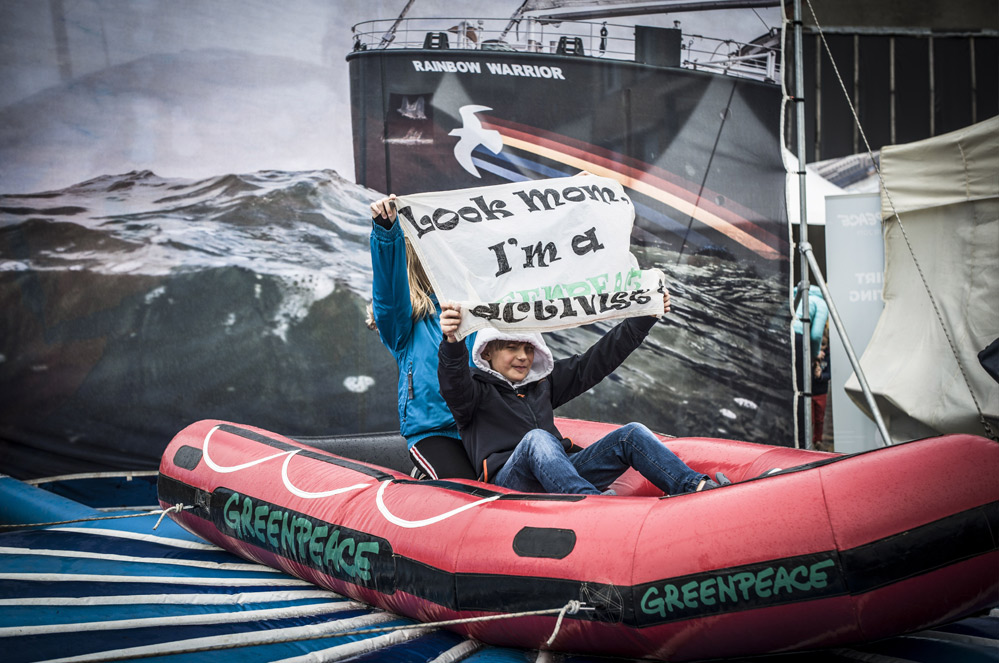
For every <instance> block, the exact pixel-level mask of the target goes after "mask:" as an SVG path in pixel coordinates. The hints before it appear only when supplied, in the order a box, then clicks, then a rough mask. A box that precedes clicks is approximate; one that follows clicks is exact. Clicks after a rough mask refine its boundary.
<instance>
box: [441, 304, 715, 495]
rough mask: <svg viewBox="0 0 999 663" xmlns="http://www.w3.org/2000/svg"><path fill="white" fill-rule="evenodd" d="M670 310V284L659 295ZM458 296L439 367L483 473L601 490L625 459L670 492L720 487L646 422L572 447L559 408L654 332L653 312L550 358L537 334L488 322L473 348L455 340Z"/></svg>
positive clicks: (448, 309)
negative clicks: (579, 350) (558, 419)
mask: <svg viewBox="0 0 999 663" xmlns="http://www.w3.org/2000/svg"><path fill="white" fill-rule="evenodd" d="M663 303H664V305H665V310H666V311H667V312H668V311H669V293H666V294H665V295H664V297H663ZM460 321H461V310H460V308H459V307H458V306H457V305H453V304H449V305H444V306H443V307H442V313H441V331H442V332H443V334H444V339H443V341H442V342H441V346H440V352H439V364H438V377H439V381H440V386H441V394H442V395H443V396H444V400H445V401H446V402H447V404H448V407H450V408H451V412H452V413H453V414H454V418H455V422H457V424H458V430H459V431H460V432H461V439H462V442H463V443H464V445H465V450H466V451H467V452H468V455H469V457H470V458H471V459H472V463H473V465H474V466H475V467H477V468H478V469H479V472H480V475H479V479H480V480H482V481H487V482H492V483H495V484H497V485H500V486H504V487H506V488H510V489H513V490H517V491H521V492H548V493H574V494H590V495H592V494H600V493H601V492H603V491H606V490H607V488H608V486H610V485H611V483H613V482H614V480H615V479H617V478H618V477H619V476H621V474H623V473H624V471H625V470H627V469H628V468H629V467H634V468H635V469H636V470H638V472H639V473H640V474H641V475H642V476H644V477H645V478H646V479H648V480H649V481H651V482H652V484H653V485H655V486H656V487H657V488H659V489H660V490H662V491H663V492H664V493H666V494H668V495H677V494H681V493H687V492H692V491H696V490H704V489H706V488H715V487H717V486H718V484H717V483H715V482H714V481H712V480H710V479H709V478H708V477H707V476H705V475H703V474H699V473H697V472H695V471H694V470H692V469H690V468H689V467H687V465H686V464H684V462H683V461H681V460H680V459H679V458H678V457H677V456H676V454H674V453H673V452H672V451H670V450H669V449H667V448H666V446H665V445H663V443H662V442H661V441H660V440H659V438H657V437H656V436H655V435H653V434H652V432H651V431H649V429H648V428H646V427H645V426H643V425H642V424H638V423H631V424H628V425H627V426H622V427H621V428H618V429H617V430H615V431H612V432H611V433H609V434H608V435H606V436H604V437H603V438H601V439H600V440H598V441H597V442H595V443H594V444H592V445H590V446H589V447H587V448H586V449H584V450H583V451H580V452H578V453H574V454H572V455H569V454H568V453H567V451H566V448H565V447H566V446H567V445H568V442H567V441H564V440H563V438H562V436H561V434H559V431H558V429H557V428H556V427H555V415H554V410H555V408H556V407H558V406H559V405H562V404H563V403H567V402H568V401H570V400H572V399H573V398H575V397H576V396H578V395H579V394H581V393H583V392H585V391H586V390H588V389H590V388H591V387H593V386H594V385H596V384H597V383H598V382H600V380H602V379H603V378H604V377H605V376H607V375H609V374H610V373H612V372H613V371H614V369H616V368H617V367H618V366H619V365H620V364H621V362H623V361H624V360H625V359H626V358H627V357H628V355H629V354H631V352H632V351H633V350H634V349H635V348H637V347H638V346H639V345H640V344H641V343H642V341H643V340H644V339H645V337H646V335H648V333H649V331H650V330H651V329H652V326H653V325H654V324H655V322H656V318H655V317H652V316H646V317H641V318H628V319H626V320H625V321H624V322H622V323H620V324H618V325H617V326H616V327H615V328H614V329H612V330H611V331H610V332H608V333H607V334H606V335H604V337H603V338H601V339H600V340H599V341H597V342H596V343H595V344H594V345H593V346H592V347H591V348H590V349H589V350H587V351H586V352H585V353H583V354H582V355H575V356H573V357H570V358H568V359H561V360H559V361H554V359H553V358H552V355H551V352H550V351H549V350H548V347H547V346H546V345H545V342H544V340H542V338H541V336H540V334H523V333H521V334H516V333H508V332H499V331H497V330H495V329H492V328H487V329H484V330H482V331H480V332H479V333H478V336H477V338H476V342H475V346H474V348H473V350H472V356H473V361H474V362H475V366H476V367H474V368H471V367H469V363H468V350H467V349H466V347H465V344H464V343H458V342H456V339H455V336H454V334H455V332H456V331H457V329H458V324H459V323H460Z"/></svg>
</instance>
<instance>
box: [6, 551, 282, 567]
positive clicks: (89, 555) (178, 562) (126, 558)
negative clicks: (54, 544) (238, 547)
mask: <svg viewBox="0 0 999 663" xmlns="http://www.w3.org/2000/svg"><path fill="white" fill-rule="evenodd" d="M0 555H38V556H43V557H45V556H48V557H72V558H74V559H96V560H101V561H110V562H134V563H139V564H167V565H171V566H196V567H200V568H203V569H213V570H217V571H255V572H260V573H281V571H279V570H277V569H272V568H271V567H269V566H264V565H262V564H253V563H250V562H207V561H198V560H194V559H175V558H168V557H136V556H134V555H111V554H108V553H94V552H82V551H78V550H52V549H47V550H46V549H40V548H9V547H3V546H0Z"/></svg>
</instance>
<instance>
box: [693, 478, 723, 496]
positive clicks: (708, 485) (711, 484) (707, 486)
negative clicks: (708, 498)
mask: <svg viewBox="0 0 999 663" xmlns="http://www.w3.org/2000/svg"><path fill="white" fill-rule="evenodd" d="M721 486H722V484H720V483H718V482H717V481H712V480H711V479H709V478H707V477H704V478H703V479H701V482H700V483H699V484H697V488H695V489H694V492H695V493H700V492H703V491H705V490H711V489H712V488H721Z"/></svg>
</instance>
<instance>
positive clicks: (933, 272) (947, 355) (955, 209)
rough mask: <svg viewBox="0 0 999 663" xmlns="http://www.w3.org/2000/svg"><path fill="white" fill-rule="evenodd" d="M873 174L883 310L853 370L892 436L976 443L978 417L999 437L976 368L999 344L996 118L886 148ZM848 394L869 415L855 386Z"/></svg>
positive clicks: (997, 388)
mask: <svg viewBox="0 0 999 663" xmlns="http://www.w3.org/2000/svg"><path fill="white" fill-rule="evenodd" d="M881 169H882V174H883V177H884V184H883V185H882V191H881V203H882V204H881V208H882V218H883V219H884V228H883V231H884V239H885V274H884V290H883V298H884V304H885V306H884V310H883V312H882V314H881V317H880V319H879V320H878V324H877V327H876V328H875V330H874V334H873V336H872V338H871V341H870V343H869V344H868V346H867V350H866V351H865V352H864V355H863V357H862V359H861V366H862V367H863V370H864V374H865V376H866V378H867V381H868V383H869V384H870V387H871V390H872V391H873V392H874V396H875V399H876V401H877V402H878V406H879V408H880V409H881V413H882V416H883V417H884V419H885V423H886V425H887V427H888V430H889V433H890V434H891V436H892V438H893V440H895V441H900V440H906V439H913V438H917V437H925V436H928V435H935V434H939V433H973V434H978V435H985V434H986V433H987V431H986V429H985V426H984V425H983V424H982V422H981V418H980V416H979V414H978V408H979V407H980V408H981V409H982V413H983V414H984V416H985V418H986V419H987V420H988V421H989V423H990V425H991V426H992V427H993V430H999V384H997V383H996V382H995V381H994V380H992V378H991V377H990V376H989V375H988V373H987V372H986V371H985V369H984V368H983V367H982V365H981V363H980V362H979V361H978V353H979V352H981V351H982V350H983V349H984V348H986V347H987V346H988V345H989V344H990V343H992V342H993V341H994V340H995V339H996V338H997V337H999V307H997V305H996V302H997V299H996V297H997V294H996V293H999V116H997V117H995V118H992V119H990V120H987V121H985V122H981V123H979V124H976V125H973V126H971V127H967V128H965V129H962V130H960V131H955V132H952V133H949V134H945V135H941V136H936V137H934V138H931V139H928V140H923V141H919V142H916V143H910V144H907V145H893V146H888V147H885V148H884V149H883V150H882V152H881ZM886 189H887V194H888V195H886ZM889 198H890V201H889ZM893 209H894V210H895V212H893V211H892V210H893ZM896 213H897V215H896ZM899 218H901V226H902V227H904V231H905V234H906V235H907V236H908V239H909V243H911V246H912V250H911V251H910V250H909V247H908V245H907V243H906V240H905V236H903V232H902V227H900V225H899ZM917 263H918V265H919V268H921V270H922V274H923V276H925V281H926V285H924V282H923V277H922V276H921V275H920V273H919V270H918V269H917ZM927 286H928V288H929V290H930V291H931V292H932V295H933V300H932V301H931V299H930V296H929V295H928V294H927ZM934 304H935V306H934ZM936 310H939V318H940V319H942V324H941V321H940V319H938V315H937V313H936ZM945 329H946V334H945ZM947 335H949V336H950V338H951V339H952V340H953V344H954V346H955V347H956V349H957V358H956V359H955V356H954V355H955V353H954V351H953V350H952V348H951V344H950V343H949V342H948V340H947ZM958 362H960V363H958ZM962 372H963V374H964V376H966V378H965V377H964V376H963V375H962ZM966 381H967V383H966ZM968 384H970V387H971V388H970V389H969V387H968ZM846 391H847V393H848V394H849V396H850V397H851V398H852V399H853V400H854V401H855V402H856V403H857V404H858V405H859V406H860V407H861V408H863V409H864V410H865V411H866V410H867V406H866V403H865V401H864V398H863V394H862V393H861V391H860V386H859V382H858V380H857V378H856V375H854V376H851V377H850V379H849V380H848V381H847V383H846ZM972 394H974V398H972ZM976 400H977V406H978V407H976V403H975V401H976Z"/></svg>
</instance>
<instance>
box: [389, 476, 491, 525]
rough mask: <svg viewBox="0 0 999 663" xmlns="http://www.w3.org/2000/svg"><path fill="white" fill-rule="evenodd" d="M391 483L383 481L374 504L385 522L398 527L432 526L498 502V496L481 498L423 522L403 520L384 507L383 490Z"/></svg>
mask: <svg viewBox="0 0 999 663" xmlns="http://www.w3.org/2000/svg"><path fill="white" fill-rule="evenodd" d="M390 483H391V481H383V482H382V483H381V485H380V486H378V493H377V494H376V495H375V503H376V504H377V505H378V510H379V511H380V512H381V514H382V516H384V517H385V520H387V521H389V522H390V523H392V524H393V525H398V526H399V527H406V528H415V527H426V526H427V525H433V524H434V523H439V522H441V521H442V520H447V519H448V518H450V517H451V516H456V515H458V514H459V513H461V512H462V511H467V510H468V509H471V508H474V507H477V506H479V505H481V504H485V503H487V502H492V501H493V500H498V499H499V498H500V496H499V495H493V496H492V497H486V498H483V499H481V500H479V501H477V502H472V503H471V504H466V505H465V506H460V507H458V508H457V509H452V510H450V511H448V512H447V513H442V514H440V515H439V516H434V517H432V518H425V519H423V520H404V519H402V518H399V517H398V516H396V515H394V514H392V513H391V512H390V511H389V510H388V507H387V506H385V500H384V499H383V497H382V496H383V495H384V493H385V488H386V486H388V485H389V484H390Z"/></svg>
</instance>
